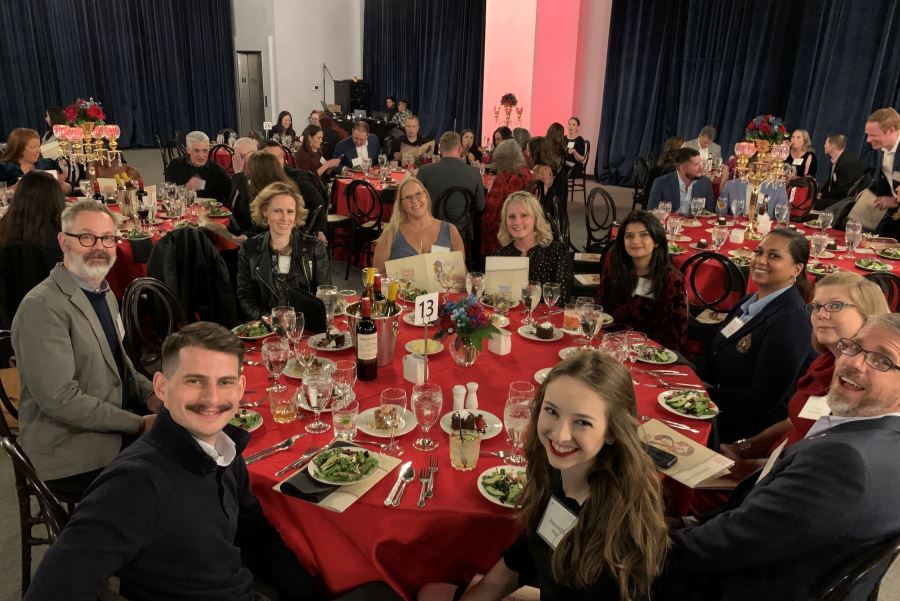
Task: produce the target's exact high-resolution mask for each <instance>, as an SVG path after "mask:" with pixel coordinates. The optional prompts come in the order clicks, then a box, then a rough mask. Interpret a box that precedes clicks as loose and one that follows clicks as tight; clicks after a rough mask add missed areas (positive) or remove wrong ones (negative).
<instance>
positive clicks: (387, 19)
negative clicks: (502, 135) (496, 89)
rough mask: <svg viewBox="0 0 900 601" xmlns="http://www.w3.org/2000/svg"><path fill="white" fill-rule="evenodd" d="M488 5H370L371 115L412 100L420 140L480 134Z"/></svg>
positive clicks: (480, 1) (478, 1) (462, 1)
mask: <svg viewBox="0 0 900 601" xmlns="http://www.w3.org/2000/svg"><path fill="white" fill-rule="evenodd" d="M484 31H485V0H453V1H452V2H434V1H433V0H366V5H365V12H364V18H363V79H364V80H365V81H366V82H367V83H368V84H369V91H370V102H371V108H372V110H376V111H383V110H384V100H385V98H387V97H388V96H394V97H396V98H397V99H400V98H404V99H406V100H409V102H410V106H411V108H412V111H413V113H415V114H416V115H418V116H419V118H420V121H421V123H422V129H421V131H420V135H429V136H433V137H438V136H440V135H441V134H442V133H443V132H445V131H447V130H451V129H452V130H455V131H460V130H462V129H465V128H471V129H474V130H475V131H476V132H477V131H478V129H479V124H480V122H481V94H482V80H483V78H484Z"/></svg>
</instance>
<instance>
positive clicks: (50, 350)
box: [12, 199, 158, 498]
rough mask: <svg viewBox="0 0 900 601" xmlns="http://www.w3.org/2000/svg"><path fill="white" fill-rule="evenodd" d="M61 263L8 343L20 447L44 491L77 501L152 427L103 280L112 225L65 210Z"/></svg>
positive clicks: (22, 310)
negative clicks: (16, 383) (16, 380)
mask: <svg viewBox="0 0 900 601" xmlns="http://www.w3.org/2000/svg"><path fill="white" fill-rule="evenodd" d="M58 238H59V244H60V246H61V247H62V250H63V262H62V263H61V264H57V265H56V267H54V268H53V270H52V271H51V272H50V275H49V276H48V277H47V279H45V280H44V281H43V282H41V283H40V284H38V285H37V286H35V288H34V289H32V290H31V291H30V292H29V293H28V294H27V295H26V296H25V298H24V299H23V300H22V304H21V305H20V306H19V310H18V311H17V312H16V316H15V318H14V319H13V324H12V344H13V349H14V350H15V354H16V359H17V362H18V369H19V376H20V378H21V381H22V386H21V405H20V407H19V426H20V429H21V434H20V441H21V444H22V446H23V447H24V449H25V452H26V453H28V456H29V458H30V459H31V461H32V463H33V464H34V466H35V469H37V473H38V476H40V477H41V478H42V479H43V480H45V481H46V483H47V486H49V487H50V490H52V491H53V492H55V493H56V494H58V495H60V496H63V497H65V498H77V497H80V496H81V494H82V493H83V492H84V489H85V488H87V485H88V484H90V483H91V481H92V480H93V479H94V478H95V477H96V476H97V475H98V474H99V473H100V471H101V470H102V469H103V468H104V467H106V466H107V465H109V463H110V462H111V461H112V460H113V458H114V457H115V456H116V455H117V454H118V453H119V451H120V450H121V449H122V448H123V447H124V446H125V445H126V444H128V443H129V442H131V441H132V440H134V438H135V437H136V436H138V435H139V434H141V433H142V432H144V431H145V430H147V429H149V426H150V425H151V424H152V420H153V419H154V417H155V416H154V415H147V414H148V413H150V411H149V410H152V409H154V408H155V407H156V406H157V405H158V400H157V399H155V398H154V397H152V394H153V386H152V384H151V383H150V381H149V380H147V378H145V377H144V376H143V375H141V374H140V373H138V372H137V371H136V370H135V369H134V366H133V365H132V364H131V361H130V360H129V359H128V355H127V354H126V353H125V349H124V348H123V347H122V342H121V341H122V336H123V334H124V331H123V327H122V320H121V318H120V317H119V311H118V306H117V304H116V299H115V298H114V297H113V294H112V293H111V292H110V290H109V284H107V282H106V279H105V278H106V274H107V273H108V272H109V270H110V268H111V267H112V266H113V263H114V262H115V260H116V243H117V242H118V238H117V236H116V223H115V220H114V219H113V216H112V213H110V211H109V209H107V208H106V207H105V206H102V205H99V204H97V203H96V202H95V201H93V200H87V199H86V200H81V201H79V202H76V203H75V204H73V205H70V206H69V207H68V208H67V209H66V210H65V211H63V213H62V231H61V232H60V233H59V235H58Z"/></svg>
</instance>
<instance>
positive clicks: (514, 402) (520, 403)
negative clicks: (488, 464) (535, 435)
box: [503, 380, 534, 465]
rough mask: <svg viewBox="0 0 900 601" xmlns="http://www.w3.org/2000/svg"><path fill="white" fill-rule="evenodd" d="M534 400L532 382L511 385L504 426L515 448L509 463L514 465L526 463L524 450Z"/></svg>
mask: <svg viewBox="0 0 900 601" xmlns="http://www.w3.org/2000/svg"><path fill="white" fill-rule="evenodd" d="M533 400H534V386H533V385H532V384H531V383H530V382H525V381H521V380H520V381H516V382H512V383H511V384H510V385H509V395H508V396H507V399H506V404H505V405H504V407H503V426H504V428H506V435H507V436H508V437H509V442H510V445H511V446H512V448H513V453H512V455H511V456H510V457H509V458H508V461H509V462H510V463H512V464H514V465H522V464H524V463H525V457H524V456H523V455H522V448H523V447H524V446H525V433H526V432H527V431H528V424H529V422H530V421H531V403H532V401H533Z"/></svg>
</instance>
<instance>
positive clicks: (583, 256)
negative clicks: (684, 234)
mask: <svg viewBox="0 0 900 601" xmlns="http://www.w3.org/2000/svg"><path fill="white" fill-rule="evenodd" d="M689 239H690V238H689ZM575 260H576V261H584V262H589V263H599V262H600V253H575Z"/></svg>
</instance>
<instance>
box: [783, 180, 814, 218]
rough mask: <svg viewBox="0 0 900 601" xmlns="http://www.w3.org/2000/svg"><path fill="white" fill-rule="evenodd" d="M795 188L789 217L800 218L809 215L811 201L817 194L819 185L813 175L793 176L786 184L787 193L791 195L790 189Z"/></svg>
mask: <svg viewBox="0 0 900 601" xmlns="http://www.w3.org/2000/svg"><path fill="white" fill-rule="evenodd" d="M792 190H796V191H795V192H794V193H793V194H794V202H793V203H792V204H791V219H802V218H804V217H806V216H807V215H809V211H810V210H811V209H812V206H813V201H814V200H815V199H816V196H818V195H819V185H818V184H817V183H816V178H814V177H807V176H805V175H804V176H801V177H795V178H793V179H792V180H791V181H789V182H788V184H787V195H788V198H790V197H791V191H792Z"/></svg>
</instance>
